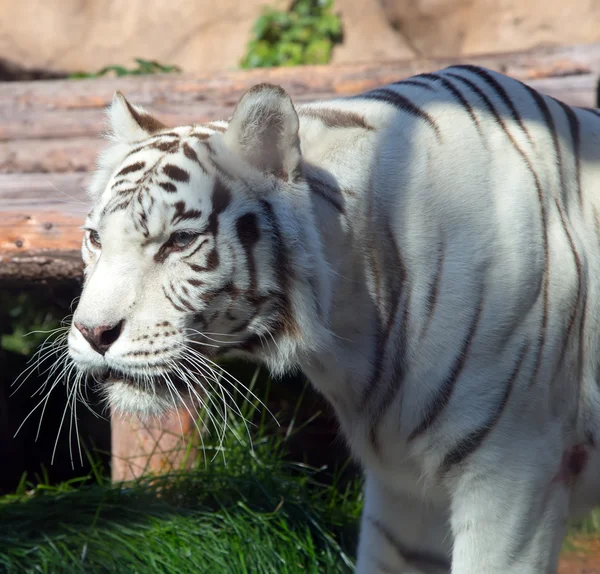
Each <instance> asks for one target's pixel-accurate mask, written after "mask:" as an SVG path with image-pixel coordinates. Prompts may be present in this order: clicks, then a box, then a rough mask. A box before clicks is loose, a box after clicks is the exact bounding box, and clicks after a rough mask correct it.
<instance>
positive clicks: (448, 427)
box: [69, 66, 600, 574]
mask: <svg viewBox="0 0 600 574" xmlns="http://www.w3.org/2000/svg"><path fill="white" fill-rule="evenodd" d="M110 118H111V124H112V134H113V135H112V137H113V140H114V141H113V144H112V145H111V147H109V149H108V150H107V151H106V152H105V154H104V155H103V156H102V157H101V158H100V163H99V169H98V171H97V173H96V176H95V178H94V180H93V182H92V184H91V186H90V193H91V195H92V197H93V199H94V208H93V210H92V212H91V213H90V215H89V217H88V220H87V222H86V228H87V229H88V231H87V232H86V236H85V238H84V242H83V248H82V253H83V257H84V260H85V262H86V278H85V285H84V290H83V294H82V297H81V300H80V303H79V306H78V308H77V311H76V313H75V316H74V323H73V325H74V326H73V327H72V329H71V333H70V339H69V341H70V348H71V353H72V357H73V359H74V360H75V362H76V363H77V365H78V366H79V368H80V369H81V370H83V371H86V372H88V371H89V372H94V373H107V372H109V373H111V377H110V379H109V381H110V382H107V383H106V389H107V394H108V396H109V398H110V400H111V402H112V404H113V406H114V408H117V409H121V410H125V411H136V412H146V413H150V414H156V413H160V412H163V411H164V410H165V409H168V408H170V406H171V404H172V403H171V402H170V398H169V396H168V395H167V392H166V390H165V388H164V386H163V385H161V382H160V381H161V377H166V378H167V379H168V377H169V376H170V375H171V374H172V371H173V369H174V368H175V367H174V365H179V370H178V371H177V372H179V373H181V372H182V371H181V369H185V372H187V371H188V370H192V369H193V366H194V365H193V364H186V360H187V359H186V349H188V348H190V346H193V345H195V344H201V343H202V342H204V343H206V339H203V336H204V337H207V336H209V335H208V334H210V337H211V341H212V343H211V345H203V346H201V347H200V349H201V353H202V356H204V357H206V358H207V359H217V358H219V357H222V356H236V355H239V356H241V357H246V358H249V359H253V360H259V361H263V362H265V363H266V364H267V365H268V367H269V368H270V369H271V370H272V371H273V372H275V373H281V372H284V371H286V370H288V369H293V368H301V369H302V370H303V371H304V372H305V373H306V374H307V375H308V377H309V378H310V379H311V381H312V382H313V384H314V385H315V387H316V388H317V389H319V390H320V391H321V392H322V393H323V394H324V395H325V396H326V397H327V398H328V399H329V400H330V401H331V403H332V405H333V406H334V408H335V409H336V412H337V414H338V417H339V421H340V425H341V428H342V431H343V433H344V435H345V437H346V438H347V440H348V443H349V446H350V448H351V449H352V452H353V453H354V455H355V456H356V458H357V459H359V460H360V461H361V463H362V464H363V466H364V468H365V473H366V491H365V495H366V500H365V511H364V518H363V523H362V533H361V542H360V545H359V556H358V564H357V571H358V572H359V573H360V574H377V573H383V572H396V573H399V572H429V571H431V572H433V571H436V572H437V571H443V570H444V569H445V565H446V564H449V563H450V562H451V564H452V572H453V573H456V574H475V573H477V574H480V573H483V572H486V573H491V574H500V573H509V574H511V573H514V574H516V573H526V574H533V573H539V572H554V571H555V570H556V562H557V555H558V551H559V548H560V544H561V540H562V537H563V535H564V525H565V520H566V518H567V516H568V515H570V514H575V513H577V512H581V511H585V510H586V509H587V508H589V507H590V506H591V505H592V504H593V503H595V502H599V501H600V481H599V480H598V479H597V477H598V476H600V455H599V454H598V450H597V445H598V444H599V442H600V353H599V352H598V351H599V350H600V341H599V340H598V338H599V337H600V328H599V327H600V325H599V324H598V323H599V320H600V309H599V307H598V305H597V301H598V300H599V295H600V257H599V256H598V253H599V251H600V223H599V222H600V217H599V215H598V209H599V208H600V205H599V204H600V199H598V198H599V197H600V193H599V192H598V189H597V188H598V187H599V186H600V153H599V152H598V142H600V117H599V116H598V113H597V112H596V111H595V110H587V109H578V108H572V107H569V106H566V105H565V104H563V103H561V102H558V101H556V100H554V99H552V98H549V97H546V96H543V95H541V94H539V93H537V92H536V91H534V90H533V89H531V88H530V87H528V86H525V85H523V84H521V83H519V82H517V81H515V80H512V79H510V78H507V77H505V76H502V75H500V74H497V73H494V72H491V71H489V70H485V69H483V68H477V67H473V66H454V67H451V68H447V69H445V70H442V71H439V72H437V73H432V74H421V75H419V76H415V77H414V78H410V79H408V80H405V81H401V82H397V83H394V84H391V85H389V86H384V87H381V88H378V89H375V90H373V91H370V92H367V93H364V94H360V95H357V96H353V97H349V98H338V99H335V100H331V101H328V102H315V103H311V104H306V105H304V106H300V107H298V108H297V109H296V108H295V107H294V105H293V104H292V102H291V100H290V99H289V97H288V95H287V94H286V93H285V92H284V91H283V90H282V89H281V88H279V87H276V86H271V85H259V86H256V87H255V88H253V89H251V90H250V91H249V92H248V93H247V94H246V95H245V96H244V97H243V98H242V99H241V101H240V102H239V104H238V106H237V108H236V110H235V113H234V115H233V117H232V118H230V120H228V121H227V122H225V121H218V122H211V123H209V124H207V125H205V126H183V127H177V128H166V127H165V126H163V125H162V124H160V123H159V122H158V121H157V120H155V119H154V118H152V117H151V116H150V115H149V114H147V113H146V112H144V111H143V110H142V109H141V108H138V107H136V106H133V105H131V104H129V103H128V102H127V101H126V100H125V99H124V98H123V96H121V95H117V96H115V100H114V102H113V105H112V107H111V109H110ZM77 325H79V327H77ZM82 329H83V331H82ZM83 332H85V333H88V335H87V336H84V335H83V334H82V333H83ZM92 332H93V333H102V334H101V335H99V338H97V339H95V340H91V339H90V335H89V333H92ZM140 377H142V378H143V377H146V378H148V377H150V378H149V379H148V380H149V381H150V383H148V380H147V381H146V384H147V388H146V389H144V387H143V385H139V383H137V382H136V381H137V380H138V379H139V378H140Z"/></svg>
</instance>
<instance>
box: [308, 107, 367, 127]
mask: <svg viewBox="0 0 600 574" xmlns="http://www.w3.org/2000/svg"><path fill="white" fill-rule="evenodd" d="M298 113H299V115H300V116H303V117H310V118H314V119H316V120H319V121H320V122H322V123H323V124H324V125H326V126H327V127H328V128H360V129H365V130H373V129H374V128H373V126H371V125H369V124H368V123H367V121H366V120H365V118H364V117H363V116H361V115H360V114H359V113H357V112H353V111H350V110H338V109H335V108H326V107H313V108H301V109H300V110H299V112H298Z"/></svg>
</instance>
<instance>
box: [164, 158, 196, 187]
mask: <svg viewBox="0 0 600 574" xmlns="http://www.w3.org/2000/svg"><path fill="white" fill-rule="evenodd" d="M163 173H164V174H165V175H166V176H167V177H169V178H171V179H172V180H174V181H177V182H179V183H187V182H188V181H189V180H190V174H189V173H188V172H187V171H185V169H181V168H180V167H178V166H176V165H173V164H172V163H167V164H165V165H164V167H163Z"/></svg>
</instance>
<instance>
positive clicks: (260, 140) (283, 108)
mask: <svg viewBox="0 0 600 574" xmlns="http://www.w3.org/2000/svg"><path fill="white" fill-rule="evenodd" d="M224 137H225V141H226V143H227V145H228V147H229V148H230V149H234V150H235V151H237V152H238V153H240V154H241V155H242V156H243V157H244V158H245V159H246V161H248V162H249V163H250V164H251V165H253V166H254V167H256V168H258V169H260V170H262V171H265V172H267V173H271V174H273V175H275V176H277V177H279V178H281V179H285V180H288V179H290V180H293V179H294V178H295V176H296V174H297V172H298V168H299V165H300V159H301V153H300V139H299V137H298V114H297V113H296V110H295V108H294V104H293V103H292V100H291V98H290V96H289V95H288V94H287V92H286V91H285V90H284V89H283V88H281V87H280V86H275V85H272V84H259V85H257V86H254V87H253V88H251V89H250V90H248V91H247V92H246V93H245V94H244V95H243V96H242V98H241V100H240V101H239V103H238V105H237V107H236V108H235V111H234V113H233V117H232V118H231V120H230V122H229V127H228V128H227V131H226V132H225V134H224Z"/></svg>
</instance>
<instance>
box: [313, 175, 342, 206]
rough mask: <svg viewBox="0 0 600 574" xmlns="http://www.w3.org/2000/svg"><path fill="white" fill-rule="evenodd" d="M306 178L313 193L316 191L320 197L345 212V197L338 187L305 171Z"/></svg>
mask: <svg viewBox="0 0 600 574" xmlns="http://www.w3.org/2000/svg"><path fill="white" fill-rule="evenodd" d="M304 178H305V180H306V182H307V183H308V187H309V188H310V190H311V192H312V193H315V194H316V195H318V196H319V197H320V198H322V199H324V200H325V201H326V202H327V203H329V204H330V205H331V206H332V207H334V208H335V209H336V210H337V211H339V212H340V213H344V204H343V201H344V198H343V197H342V196H341V194H340V192H339V190H338V189H336V188H335V187H332V186H330V185H327V184H326V183H325V182H323V181H321V180H320V179H318V178H317V177H314V176H313V175H312V174H308V173H305V174H304Z"/></svg>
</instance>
